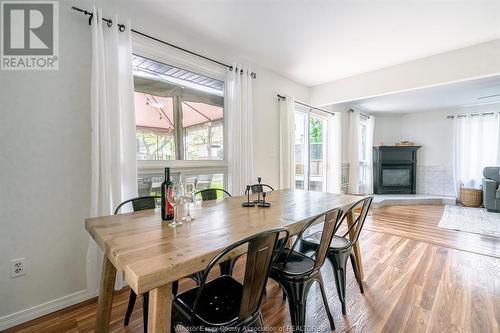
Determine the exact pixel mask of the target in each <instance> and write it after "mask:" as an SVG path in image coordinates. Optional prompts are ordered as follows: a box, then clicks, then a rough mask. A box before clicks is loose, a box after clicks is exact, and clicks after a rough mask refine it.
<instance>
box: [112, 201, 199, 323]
mask: <svg viewBox="0 0 500 333" xmlns="http://www.w3.org/2000/svg"><path fill="white" fill-rule="evenodd" d="M159 199H161V197H160V196H156V195H150V196H142V197H137V198H132V199H128V200H125V201H124V202H122V203H120V204H119V205H118V207H116V209H115V215H116V214H118V213H119V212H120V209H121V208H122V207H123V206H125V205H126V204H128V203H131V204H132V209H133V210H134V212H138V211H141V210H146V209H154V208H156V206H157V204H156V202H157V200H159ZM190 278H192V279H193V280H195V281H196V283H199V280H200V276H198V275H196V274H194V275H192V276H190ZM177 289H178V283H177V282H175V283H174V285H173V290H174V293H176V292H177ZM136 299H137V294H136V293H135V292H134V291H133V290H130V296H129V300H128V306H127V312H126V313H125V320H124V323H123V325H124V326H128V324H129V322H130V317H131V315H132V311H133V310H134V306H135V301H136ZM148 303H149V293H144V294H142V312H143V321H144V333H146V332H147V330H148Z"/></svg>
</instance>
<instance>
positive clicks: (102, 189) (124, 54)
mask: <svg viewBox="0 0 500 333" xmlns="http://www.w3.org/2000/svg"><path fill="white" fill-rule="evenodd" d="M94 13H97V16H96V15H94V19H93V21H92V77H91V164H92V175H91V211H90V216H102V215H110V214H113V211H114V208H115V207H116V206H117V205H118V204H119V203H120V202H122V201H124V200H126V199H129V198H132V197H135V196H137V167H136V142H135V114H134V95H133V92H134V86H133V75H132V44H131V33H130V21H128V22H123V23H125V26H126V30H125V31H124V32H119V31H118V27H117V26H116V24H115V22H122V21H120V20H119V18H118V17H117V16H115V17H113V18H112V20H113V26H112V27H108V26H107V25H106V24H103V23H102V21H101V18H102V17H103V16H102V10H98V11H96V9H95V7H94ZM101 263H102V253H101V251H100V250H99V249H98V247H97V245H96V244H95V242H94V241H93V240H92V239H90V240H89V246H88V250H87V290H88V291H89V292H96V291H97V290H98V286H99V276H100V267H101ZM120 279H121V277H118V279H117V285H116V287H117V288H120V287H121V280H120Z"/></svg>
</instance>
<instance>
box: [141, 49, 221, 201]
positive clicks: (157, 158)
mask: <svg viewBox="0 0 500 333" xmlns="http://www.w3.org/2000/svg"><path fill="white" fill-rule="evenodd" d="M151 58H153V57H150V56H148V57H143V56H140V55H133V58H132V65H133V72H134V90H135V93H134V99H135V116H136V139H137V160H138V185H139V194H141V195H145V194H149V193H156V192H157V190H158V186H159V184H160V183H161V182H162V181H163V168H164V167H166V166H169V167H170V168H171V170H172V177H173V179H174V180H176V181H179V180H182V181H189V180H190V179H192V178H194V177H198V184H199V188H200V189H201V188H206V187H220V188H224V184H225V178H226V164H225V163H226V162H225V160H226V159H225V146H224V145H225V142H224V136H225V135H224V81H223V80H222V79H221V78H220V77H218V78H213V77H211V76H209V75H206V74H204V73H203V68H201V67H200V69H199V71H197V70H196V69H194V70H193V66H188V67H189V69H187V68H183V66H182V65H178V64H177V63H176V65H171V64H167V62H166V61H157V60H152V59H151ZM161 59H164V58H163V57H162V58H161Z"/></svg>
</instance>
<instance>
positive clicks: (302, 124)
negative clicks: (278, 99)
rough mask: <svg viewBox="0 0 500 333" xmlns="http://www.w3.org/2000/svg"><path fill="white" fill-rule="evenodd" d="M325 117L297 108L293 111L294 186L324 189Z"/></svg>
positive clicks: (315, 189)
mask: <svg viewBox="0 0 500 333" xmlns="http://www.w3.org/2000/svg"><path fill="white" fill-rule="evenodd" d="M326 128H327V125H326V118H325V117H323V116H322V115H319V114H315V113H312V112H311V111H310V110H307V109H303V108H298V109H297V111H296V113H295V188H297V189H304V190H311V191H326Z"/></svg>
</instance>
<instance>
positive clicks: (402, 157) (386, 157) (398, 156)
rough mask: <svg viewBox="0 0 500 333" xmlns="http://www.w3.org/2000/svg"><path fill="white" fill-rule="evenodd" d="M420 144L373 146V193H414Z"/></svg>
mask: <svg viewBox="0 0 500 333" xmlns="http://www.w3.org/2000/svg"><path fill="white" fill-rule="evenodd" d="M418 148H420V146H376V147H373V189H374V192H375V194H415V193H416V183H417V172H416V169H417V149H418Z"/></svg>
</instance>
